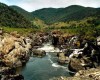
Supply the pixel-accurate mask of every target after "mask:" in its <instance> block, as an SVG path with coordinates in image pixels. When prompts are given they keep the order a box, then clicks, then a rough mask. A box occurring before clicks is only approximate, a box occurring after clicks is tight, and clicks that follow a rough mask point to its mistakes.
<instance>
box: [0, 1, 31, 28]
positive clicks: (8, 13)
mask: <svg viewBox="0 0 100 80" xmlns="http://www.w3.org/2000/svg"><path fill="white" fill-rule="evenodd" d="M0 26H1V27H2V26H5V27H25V28H26V27H32V25H31V22H30V21H28V20H26V19H25V17H24V16H23V15H21V14H20V13H18V12H17V11H15V10H13V9H12V8H10V7H9V6H7V5H5V4H3V3H0Z"/></svg>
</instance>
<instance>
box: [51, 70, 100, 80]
mask: <svg viewBox="0 0 100 80" xmlns="http://www.w3.org/2000/svg"><path fill="white" fill-rule="evenodd" d="M50 80H100V68H97V69H95V68H91V69H88V70H80V71H78V72H77V73H76V74H75V75H74V76H73V77H65V76H61V77H58V78H53V79H50Z"/></svg>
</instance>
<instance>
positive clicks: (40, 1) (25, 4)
mask: <svg viewBox="0 0 100 80" xmlns="http://www.w3.org/2000/svg"><path fill="white" fill-rule="evenodd" d="M0 2H4V3H6V4H8V5H18V6H20V7H22V8H23V9H25V10H27V11H34V10H37V9H41V8H48V7H54V8H59V7H67V6H69V5H82V6H86V7H100V0H13V1H12V0H0Z"/></svg>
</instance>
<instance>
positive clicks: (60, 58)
mask: <svg viewBox="0 0 100 80" xmlns="http://www.w3.org/2000/svg"><path fill="white" fill-rule="evenodd" d="M57 56H58V62H59V63H61V64H64V63H69V58H68V57H67V56H65V54H64V53H59V54H57Z"/></svg>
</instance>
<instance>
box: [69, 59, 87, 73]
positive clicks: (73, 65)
mask: <svg viewBox="0 0 100 80" xmlns="http://www.w3.org/2000/svg"><path fill="white" fill-rule="evenodd" d="M68 68H69V70H71V71H73V72H77V71H79V70H84V69H85V68H84V67H83V66H82V65H81V61H80V60H79V59H77V58H71V60H70V62H69V65H68Z"/></svg>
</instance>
